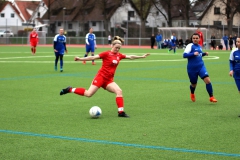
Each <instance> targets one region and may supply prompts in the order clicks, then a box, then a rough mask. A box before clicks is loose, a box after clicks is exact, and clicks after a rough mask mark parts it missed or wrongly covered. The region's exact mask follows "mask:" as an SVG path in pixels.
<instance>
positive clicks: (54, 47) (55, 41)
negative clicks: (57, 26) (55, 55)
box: [53, 35, 58, 52]
mask: <svg viewBox="0 0 240 160" xmlns="http://www.w3.org/2000/svg"><path fill="white" fill-rule="evenodd" d="M57 37H58V35H56V36H55V37H54V39H53V49H54V52H58V50H57V49H56V47H57Z"/></svg>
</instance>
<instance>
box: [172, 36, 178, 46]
mask: <svg viewBox="0 0 240 160" xmlns="http://www.w3.org/2000/svg"><path fill="white" fill-rule="evenodd" d="M176 43H177V37H176V36H171V45H172V46H176Z"/></svg>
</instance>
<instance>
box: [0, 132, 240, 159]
mask: <svg viewBox="0 0 240 160" xmlns="http://www.w3.org/2000/svg"><path fill="white" fill-rule="evenodd" d="M0 133H6V134H16V135H23V136H31V137H43V138H50V139H59V140H69V141H70V140H71V141H80V142H87V143H98V144H108V145H118V146H124V147H135V148H143V149H156V150H164V151H175V152H184V153H195V154H208V155H216V156H225V157H240V154H235V153H225V152H212V151H204V150H194V149H184V148H170V147H165V146H147V145H141V144H131V143H123V142H114V141H106V140H94V139H87V138H76V137H67V136H57V135H50V134H38V133H31V132H19V131H11V130H0Z"/></svg>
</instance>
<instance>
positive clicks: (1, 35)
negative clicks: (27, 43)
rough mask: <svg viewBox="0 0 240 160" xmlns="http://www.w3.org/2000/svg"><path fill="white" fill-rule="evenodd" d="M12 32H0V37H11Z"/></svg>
mask: <svg viewBox="0 0 240 160" xmlns="http://www.w3.org/2000/svg"><path fill="white" fill-rule="evenodd" d="M13 35H14V34H13V33H12V31H7V30H0V37H13Z"/></svg>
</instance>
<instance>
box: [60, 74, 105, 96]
mask: <svg viewBox="0 0 240 160" xmlns="http://www.w3.org/2000/svg"><path fill="white" fill-rule="evenodd" d="M103 83H104V82H103V77H102V76H96V77H95V78H94V79H93V81H92V84H91V86H90V87H89V89H88V90H86V89H85V88H79V87H78V88H73V87H67V88H64V89H62V90H61V91H60V95H64V94H67V93H75V94H78V95H80V96H85V97H91V96H93V95H94V94H95V93H96V92H97V90H98V89H99V88H100V87H101V86H102V85H103Z"/></svg>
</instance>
